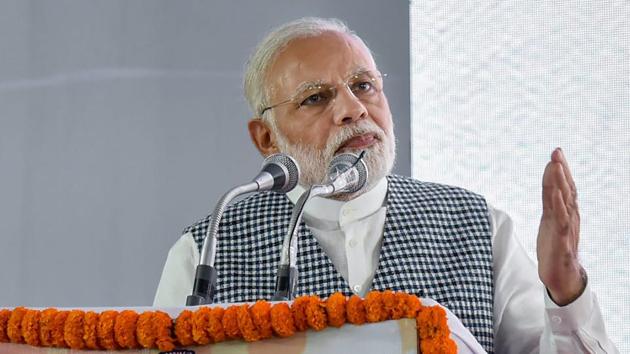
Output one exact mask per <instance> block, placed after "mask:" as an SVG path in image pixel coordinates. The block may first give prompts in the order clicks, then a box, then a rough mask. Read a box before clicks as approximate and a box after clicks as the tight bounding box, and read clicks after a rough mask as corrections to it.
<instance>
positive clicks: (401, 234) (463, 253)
mask: <svg viewBox="0 0 630 354" xmlns="http://www.w3.org/2000/svg"><path fill="white" fill-rule="evenodd" d="M387 178H388V183H389V184H388V193H387V214H386V215H387V216H386V218H385V226H384V229H383V245H382V248H381V254H380V258H379V265H378V269H377V270H376V274H375V276H374V280H373V282H372V289H373V290H386V289H391V290H394V291H406V292H408V293H413V294H416V295H418V296H421V297H430V298H433V299H435V300H436V301H438V302H440V303H441V304H442V305H444V306H446V307H448V308H449V309H450V310H451V311H453V313H455V314H456V315H457V316H458V317H459V318H460V319H461V321H462V322H463V324H464V325H465V326H466V327H467V328H468V329H469V330H470V331H471V332H472V333H473V335H474V336H475V337H476V339H477V340H478V341H479V343H480V344H481V345H482V346H483V347H484V349H485V350H486V351H488V352H493V282H492V245H491V226H490V222H489V215H488V209H487V206H486V202H485V199H484V198H483V197H481V196H479V195H476V194H473V193H471V192H468V191H466V190H464V189H461V188H457V187H451V186H445V185H440V184H435V183H427V182H420V181H417V180H414V179H411V178H407V177H401V176H388V177H387ZM292 210H293V204H292V203H291V202H290V201H289V199H288V198H287V197H286V196H285V195H284V194H278V193H273V192H263V193H257V194H255V195H253V196H251V197H249V198H247V199H245V200H242V201H240V202H238V203H235V204H234V205H232V206H230V207H229V208H228V209H227V210H226V212H225V214H224V216H223V219H222V221H221V224H220V227H219V235H218V246H217V255H216V261H215V266H216V268H217V272H218V276H219V277H218V281H217V289H216V291H217V292H216V295H215V301H217V302H244V301H255V300H259V299H270V298H271V296H272V295H273V291H274V284H275V275H276V269H277V265H278V261H279V258H280V257H279V256H280V248H281V245H282V239H283V237H284V235H285V233H286V229H287V227H288V225H289V219H290V218H291V212H292ZM208 219H209V218H208V217H206V218H205V219H203V220H202V221H200V222H198V223H196V224H194V225H192V226H190V227H188V228H186V229H185V230H184V232H190V233H191V234H192V236H193V238H194V239H195V241H196V242H197V245H198V246H199V249H200V250H201V246H202V243H203V238H204V236H205V233H206V229H207V227H208ZM298 270H299V278H298V285H297V293H296V294H295V295H296V296H300V295H307V294H317V295H319V296H321V297H328V296H330V295H331V294H333V293H334V292H336V291H341V292H343V293H345V294H346V295H351V294H352V291H351V289H350V286H349V285H348V283H347V282H346V281H345V280H344V279H343V277H342V276H341V275H340V274H339V273H338V272H337V270H336V269H335V267H334V266H333V264H332V262H331V260H330V259H329V258H328V256H326V254H325V253H324V251H323V250H322V249H321V248H320V247H319V244H318V243H317V240H316V239H315V237H314V236H313V234H312V233H311V232H310V230H309V229H308V227H307V226H306V225H305V224H304V222H302V224H301V225H300V229H299V250H298Z"/></svg>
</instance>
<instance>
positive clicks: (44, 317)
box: [39, 308, 57, 347]
mask: <svg viewBox="0 0 630 354" xmlns="http://www.w3.org/2000/svg"><path fill="white" fill-rule="evenodd" d="M56 315H57V309H53V308H48V309H46V310H44V311H42V314H41V316H40V317H39V341H40V343H41V345H42V346H43V347H52V345H53V340H52V330H53V322H54V320H55V316H56Z"/></svg>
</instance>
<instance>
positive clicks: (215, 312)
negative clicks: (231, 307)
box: [208, 307, 226, 343]
mask: <svg viewBox="0 0 630 354" xmlns="http://www.w3.org/2000/svg"><path fill="white" fill-rule="evenodd" d="M224 313H225V310H224V309H223V307H215V308H213V309H212V312H211V313H210V321H209V324H208V333H209V334H210V336H211V337H212V341H213V342H214V343H221V342H223V341H224V340H225V338H226V335H225V331H224V330H223V315H224Z"/></svg>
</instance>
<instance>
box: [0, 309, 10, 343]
mask: <svg viewBox="0 0 630 354" xmlns="http://www.w3.org/2000/svg"><path fill="white" fill-rule="evenodd" d="M11 313H12V311H10V310H7V309H4V310H0V343H7V342H9V336H7V326H8V324H9V317H11Z"/></svg>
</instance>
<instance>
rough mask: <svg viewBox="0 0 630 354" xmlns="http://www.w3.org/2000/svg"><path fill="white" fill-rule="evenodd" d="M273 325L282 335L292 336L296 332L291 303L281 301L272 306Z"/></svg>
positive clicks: (277, 332) (274, 329) (278, 333)
mask: <svg viewBox="0 0 630 354" xmlns="http://www.w3.org/2000/svg"><path fill="white" fill-rule="evenodd" d="M271 327H272V328H273V331H274V332H275V333H276V334H277V335H278V336H280V337H290V336H292V335H293V334H294V333H295V324H294V323H293V315H292V314H291V309H290V308H289V305H288V304H287V303H285V302H279V303H277V304H275V305H273V306H272V307H271Z"/></svg>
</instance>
